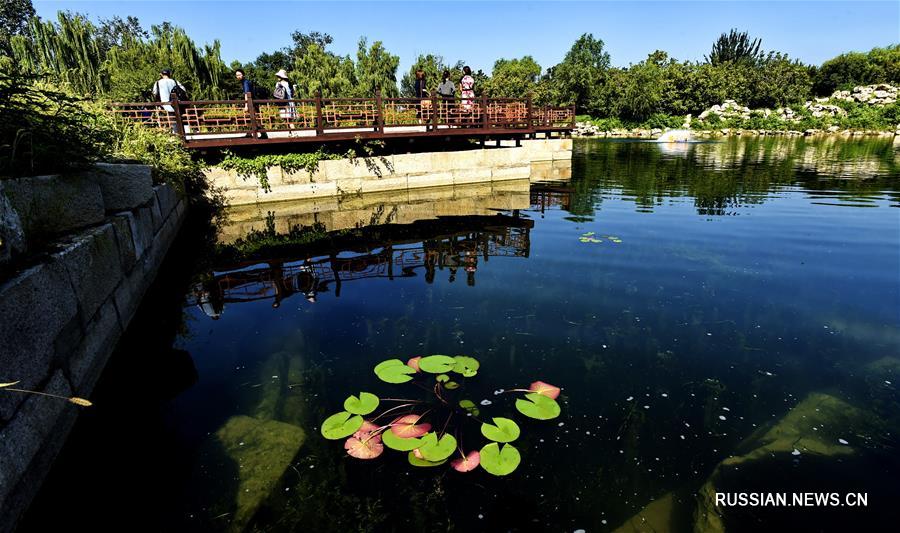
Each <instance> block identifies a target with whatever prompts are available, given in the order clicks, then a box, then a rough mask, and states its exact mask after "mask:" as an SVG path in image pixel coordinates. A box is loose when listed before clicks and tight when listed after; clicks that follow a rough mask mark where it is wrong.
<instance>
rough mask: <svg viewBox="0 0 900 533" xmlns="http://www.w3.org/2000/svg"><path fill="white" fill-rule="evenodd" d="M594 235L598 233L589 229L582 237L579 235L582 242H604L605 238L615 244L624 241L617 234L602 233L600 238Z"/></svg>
mask: <svg viewBox="0 0 900 533" xmlns="http://www.w3.org/2000/svg"><path fill="white" fill-rule="evenodd" d="M594 235H596V233H594V232H593V231H588V232H587V233H582V234H581V237H579V238H578V240H579V241H580V242H585V243H591V244H600V243H601V242H603V239H606V240H608V241H609V242H612V243H615V244H619V243H621V242H622V239H620V238H618V237H616V236H615V235H601V236H600V238H599V239H598V238H597V237H594Z"/></svg>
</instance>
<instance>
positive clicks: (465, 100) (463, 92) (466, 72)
mask: <svg viewBox="0 0 900 533" xmlns="http://www.w3.org/2000/svg"><path fill="white" fill-rule="evenodd" d="M459 95H460V96H461V97H462V102H461V103H462V108H463V111H465V112H467V113H471V112H472V109H473V108H474V100H475V78H473V77H472V69H470V68H469V66H468V65H466V66H464V67H463V77H462V79H461V80H459Z"/></svg>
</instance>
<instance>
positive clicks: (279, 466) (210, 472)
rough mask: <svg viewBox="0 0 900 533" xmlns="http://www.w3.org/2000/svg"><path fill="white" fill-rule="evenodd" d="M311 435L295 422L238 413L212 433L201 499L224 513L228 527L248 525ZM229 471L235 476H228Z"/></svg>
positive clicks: (235, 528) (202, 474)
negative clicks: (203, 497) (239, 414)
mask: <svg viewBox="0 0 900 533" xmlns="http://www.w3.org/2000/svg"><path fill="white" fill-rule="evenodd" d="M305 439H306V434H305V432H304V431H303V430H302V429H301V428H299V427H297V426H294V425H291V424H285V423H284V422H278V421H275V420H260V419H257V418H253V417H249V416H234V417H231V418H230V419H228V421H227V422H226V423H225V424H224V425H223V426H222V427H221V428H219V430H218V431H216V433H215V434H214V435H213V436H212V438H211V439H210V441H208V442H207V445H206V447H205V450H204V454H203V465H202V467H201V472H199V473H198V474H195V478H197V477H198V476H199V477H200V483H201V486H202V487H204V489H205V490H203V492H205V493H207V496H206V499H207V501H203V502H202V503H201V505H203V507H204V508H205V509H206V510H207V512H208V516H209V519H213V518H212V517H218V516H222V515H225V516H224V518H225V519H226V520H228V521H229V526H228V528H227V529H228V530H229V531H243V530H244V529H245V528H246V526H247V525H248V524H249V523H250V521H251V520H252V519H253V516H254V515H255V514H256V512H257V510H258V509H259V508H260V507H261V506H262V505H263V503H264V502H265V501H266V499H267V498H268V497H269V495H270V494H271V493H272V491H273V490H274V489H275V488H276V487H277V486H278V482H279V480H280V479H281V477H282V476H283V475H284V473H285V471H286V470H288V469H289V468H290V465H291V462H292V461H293V460H294V457H295V456H296V455H297V452H298V451H299V450H300V447H301V446H302V445H303V442H304V440H305ZM226 474H230V475H231V477H230V479H226V476H225V475H226Z"/></svg>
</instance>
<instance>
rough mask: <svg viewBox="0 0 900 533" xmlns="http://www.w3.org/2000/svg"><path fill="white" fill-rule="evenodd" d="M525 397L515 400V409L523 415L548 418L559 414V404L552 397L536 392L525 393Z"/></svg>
mask: <svg viewBox="0 0 900 533" xmlns="http://www.w3.org/2000/svg"><path fill="white" fill-rule="evenodd" d="M525 398H526V399H518V400H516V409H518V410H519V412H520V413H522V414H523V415H525V416H527V417H531V418H536V419H538V420H550V419H551V418H556V417H558V416H559V411H560V409H559V404H558V403H556V400H554V399H553V398H549V397H547V396H544V395H543V394H538V393H536V392H532V393H529V394H526V395H525Z"/></svg>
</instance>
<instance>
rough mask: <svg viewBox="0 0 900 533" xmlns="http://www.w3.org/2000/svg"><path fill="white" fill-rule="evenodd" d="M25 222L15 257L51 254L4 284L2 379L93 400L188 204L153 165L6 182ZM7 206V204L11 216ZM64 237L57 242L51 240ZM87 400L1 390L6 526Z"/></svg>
mask: <svg viewBox="0 0 900 533" xmlns="http://www.w3.org/2000/svg"><path fill="white" fill-rule="evenodd" d="M0 187H2V189H0V210H2V208H3V206H4V205H5V206H6V208H7V210H6V219H7V220H13V219H15V220H16V221H17V222H18V224H19V227H18V228H17V230H16V231H15V232H13V231H12V230H11V229H10V227H6V233H8V234H13V233H15V234H16V235H18V236H19V241H20V242H19V245H18V246H17V249H15V250H10V251H11V253H10V254H8V257H7V259H10V258H12V259H15V254H17V253H25V251H27V250H28V248H29V246H30V245H33V244H34V237H35V236H39V238H40V239H41V244H42V246H44V247H46V251H45V252H44V253H43V254H42V255H41V256H40V257H39V259H37V260H31V261H30V262H29V263H27V265H28V266H26V267H20V270H19V271H18V272H16V273H15V274H14V275H12V277H8V279H6V280H5V281H2V282H0V382H12V381H19V384H18V385H17V387H20V388H23V389H30V390H35V391H40V392H47V393H53V394H59V395H62V396H66V397H68V396H80V397H85V398H87V397H89V396H90V393H91V390H92V389H93V387H94V384H95V383H96V380H97V378H98V377H99V376H100V373H101V372H102V370H103V368H104V366H105V364H106V361H107V359H108V357H109V355H110V354H111V353H112V351H113V348H114V347H115V345H116V343H117V342H118V340H119V337H120V336H121V335H122V333H123V331H124V330H125V328H127V326H128V323H129V321H130V320H131V318H132V316H133V315H134V313H135V311H136V310H137V307H138V305H139V303H140V301H141V298H142V297H143V294H144V291H145V290H146V288H147V287H148V286H149V285H150V283H151V282H152V281H153V279H154V277H155V276H156V271H157V269H158V268H159V265H160V264H161V262H162V260H163V258H164V256H165V254H166V251H167V250H168V248H169V245H170V244H171V243H172V242H173V241H174V239H175V237H176V235H177V233H178V230H179V228H180V226H181V223H182V221H183V220H184V217H185V210H186V202H185V201H183V200H182V199H181V198H179V197H178V195H177V194H176V193H175V191H174V190H173V189H172V187H170V186H168V185H158V186H156V187H154V186H153V184H152V180H151V177H150V169H149V168H148V167H145V166H142V165H98V166H97V167H96V168H94V169H92V170H91V171H88V172H84V173H81V174H79V175H74V176H40V177H31V178H21V179H16V180H4V181H3V182H0ZM0 214H2V212H0ZM48 238H52V241H50V242H48V241H47V239H48ZM78 409H80V408H79V407H77V406H75V405H73V404H70V403H68V402H66V401H63V400H57V399H53V398H47V397H44V396H38V395H27V394H22V393H14V392H0V531H7V530H11V529H12V528H14V526H15V522H16V520H17V518H18V516H19V515H20V514H21V512H22V511H23V510H24V509H25V508H26V507H27V505H28V503H29V502H30V501H31V499H32V497H33V496H34V494H35V493H36V492H37V490H38V488H39V487H40V484H41V482H42V480H43V478H44V476H45V475H46V473H47V471H48V470H49V468H50V465H51V464H52V462H53V460H54V458H55V457H56V455H57V453H58V452H59V450H60V448H61V447H62V445H63V443H64V442H65V437H66V435H67V434H68V432H69V430H70V429H71V427H72V424H73V423H74V421H75V418H76V416H77V413H78Z"/></svg>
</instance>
